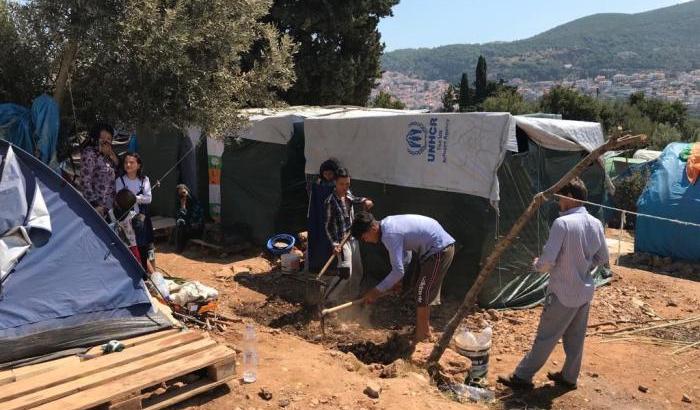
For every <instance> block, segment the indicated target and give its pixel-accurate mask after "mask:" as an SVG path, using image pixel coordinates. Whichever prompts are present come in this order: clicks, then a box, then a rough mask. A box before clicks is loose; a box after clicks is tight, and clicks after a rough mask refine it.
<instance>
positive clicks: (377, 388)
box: [363, 381, 382, 399]
mask: <svg viewBox="0 0 700 410" xmlns="http://www.w3.org/2000/svg"><path fill="white" fill-rule="evenodd" d="M381 392H382V386H381V385H380V384H379V383H377V382H375V381H369V382H367V386H366V387H365V390H364V391H363V393H364V394H366V395H367V396H369V397H370V398H372V399H378V398H379V393H381Z"/></svg>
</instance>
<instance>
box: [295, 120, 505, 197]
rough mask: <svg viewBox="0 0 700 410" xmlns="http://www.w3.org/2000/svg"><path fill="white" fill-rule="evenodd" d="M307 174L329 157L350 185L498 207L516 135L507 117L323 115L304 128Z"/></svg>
mask: <svg viewBox="0 0 700 410" xmlns="http://www.w3.org/2000/svg"><path fill="white" fill-rule="evenodd" d="M304 134H305V137H306V143H305V149H304V154H305V155H306V172H307V173H308V174H314V173H316V172H317V170H318V169H319V167H320V165H321V162H323V161H325V160H326V159H328V158H329V157H335V158H338V159H339V160H340V162H341V163H342V164H343V165H344V166H346V167H347V168H349V170H350V174H351V175H352V176H353V178H357V179H360V180H365V181H370V182H379V183H386V184H393V185H399V186H405V187H413V188H425V189H433V190H441V191H452V192H460V193H464V194H470V195H477V196H480V197H484V198H488V199H491V200H492V201H497V200H498V179H497V177H496V172H497V171H498V167H499V166H500V165H501V162H502V160H503V158H504V156H505V152H506V142H507V141H508V138H509V136H510V135H515V121H514V120H513V117H512V116H511V115H510V114H507V113H464V114H462V113H460V114H416V113H404V114H402V115H400V114H396V113H392V114H391V115H383V114H375V113H374V112H371V113H367V114H365V115H359V116H358V115H355V114H353V115H351V116H343V115H328V116H326V117H318V118H307V119H306V120H305V121H304Z"/></svg>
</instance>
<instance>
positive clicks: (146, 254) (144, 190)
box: [116, 152, 155, 273]
mask: <svg viewBox="0 0 700 410" xmlns="http://www.w3.org/2000/svg"><path fill="white" fill-rule="evenodd" d="M122 161H123V170H124V174H123V175H122V176H120V177H119V178H117V181H116V190H117V191H120V190H122V189H124V188H126V189H128V190H130V191H131V192H133V193H134V194H135V195H136V205H134V211H135V212H136V214H137V215H136V219H137V221H138V223H137V224H135V226H134V227H135V228H136V245H137V246H138V247H139V253H140V254H141V265H142V266H143V268H144V269H145V270H146V272H148V273H153V272H155V253H154V249H155V247H154V246H153V224H152V222H151V216H150V214H149V206H150V203H151V200H152V195H151V182H150V181H149V179H148V177H147V176H145V175H143V161H142V160H141V156H140V155H139V154H137V153H135V152H127V153H126V154H125V155H124V159H123V160H122Z"/></svg>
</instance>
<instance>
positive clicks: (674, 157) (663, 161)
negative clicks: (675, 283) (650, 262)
mask: <svg viewBox="0 0 700 410" xmlns="http://www.w3.org/2000/svg"><path fill="white" fill-rule="evenodd" d="M690 146H692V144H687V143H680V142H674V143H671V144H669V145H668V146H667V147H666V149H664V150H663V152H662V153H661V156H660V157H659V158H658V159H657V160H656V161H654V162H653V163H652V165H651V176H650V178H649V182H648V183H647V186H646V188H645V189H644V191H643V192H642V195H641V196H640V197H639V200H638V201H637V211H638V212H639V213H643V214H649V215H654V216H659V217H663V218H668V219H675V220H680V221H686V222H692V223H695V224H700V184H698V183H697V182H696V183H695V184H691V183H690V181H689V180H688V175H687V172H686V167H687V159H686V158H685V157H684V155H682V154H683V152H684V151H685V150H687V149H688V148H689V147H690ZM699 234H700V228H699V227H697V226H691V225H683V224H678V223H673V222H669V221H663V220H658V219H652V218H645V217H638V218H637V226H636V230H635V242H634V243H635V245H634V246H635V251H637V252H648V253H652V254H655V255H660V256H669V257H672V258H676V259H683V260H691V261H700V241H698V240H696V238H698V235H699ZM680 238H685V239H686V240H679V239H680Z"/></svg>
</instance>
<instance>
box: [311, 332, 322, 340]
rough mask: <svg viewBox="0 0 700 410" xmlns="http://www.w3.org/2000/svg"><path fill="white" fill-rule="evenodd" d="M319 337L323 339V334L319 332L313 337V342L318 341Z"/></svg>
mask: <svg viewBox="0 0 700 410" xmlns="http://www.w3.org/2000/svg"><path fill="white" fill-rule="evenodd" d="M321 339H323V335H322V334H320V333H319V334H317V335H315V336H314V337H313V340H314V342H320V341H321Z"/></svg>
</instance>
